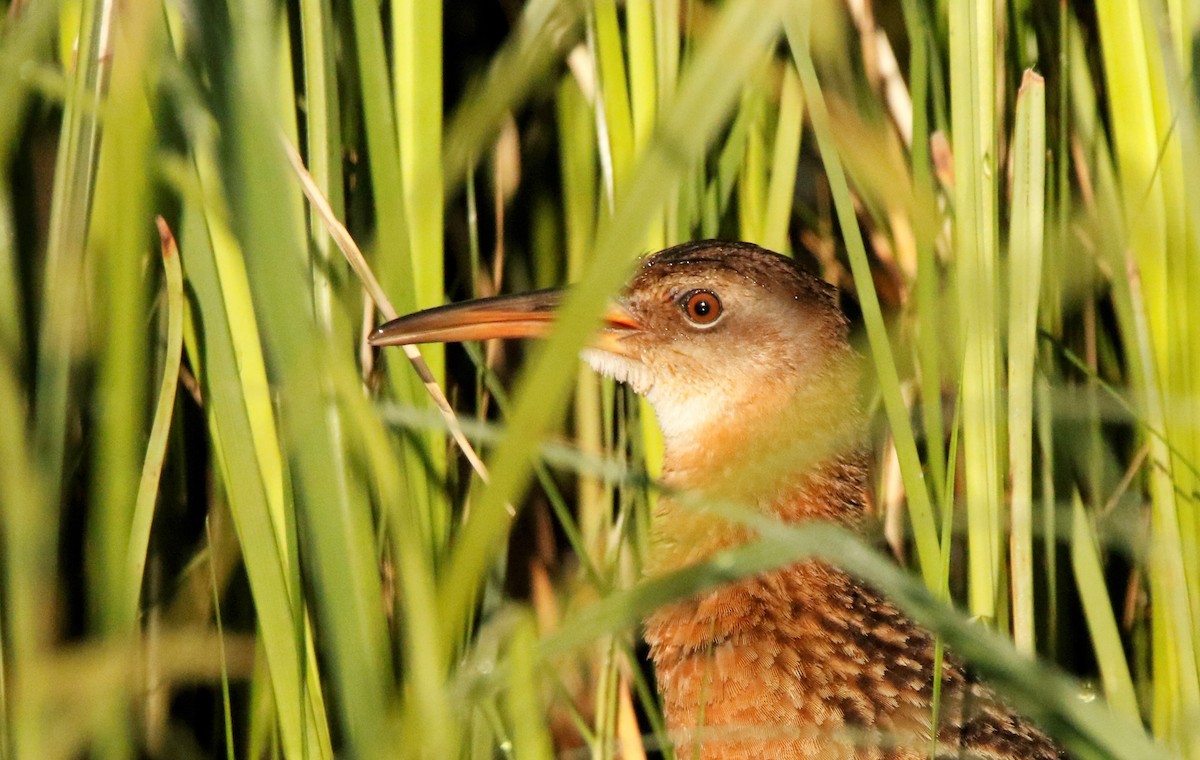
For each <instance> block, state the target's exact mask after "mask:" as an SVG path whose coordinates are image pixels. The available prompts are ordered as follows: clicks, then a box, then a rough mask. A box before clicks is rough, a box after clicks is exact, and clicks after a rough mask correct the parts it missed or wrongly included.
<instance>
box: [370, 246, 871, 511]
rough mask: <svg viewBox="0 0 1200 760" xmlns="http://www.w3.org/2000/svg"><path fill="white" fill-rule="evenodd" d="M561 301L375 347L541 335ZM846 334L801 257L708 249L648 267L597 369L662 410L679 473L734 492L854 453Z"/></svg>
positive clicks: (527, 303)
mask: <svg viewBox="0 0 1200 760" xmlns="http://www.w3.org/2000/svg"><path fill="white" fill-rule="evenodd" d="M561 298H562V296H561V292H560V291H540V292H536V293H530V294H523V295H516V296H502V297H498V298H488V299H481V300H478V301H470V302H466V303H461V304H454V305H450V306H442V307H438V308H435V309H430V310H428V311H423V312H419V313H417V314H412V315H409V316H406V317H401V318H400V319H397V320H393V321H392V322H389V323H387V324H385V325H383V326H382V327H380V328H379V329H378V330H376V331H375V333H374V334H373V335H372V336H371V342H372V343H373V344H375V345H379V346H382V345H398V344H406V343H426V342H446V341H462V340H484V339H490V338H512V337H533V336H538V335H542V334H544V333H545V332H547V331H548V329H549V327H550V324H551V322H552V320H553V315H554V311H555V308H556V307H557V306H558V304H559V303H560V301H561ZM846 333H847V323H846V319H845V317H844V316H843V315H842V312H841V311H840V309H839V308H838V306H837V304H836V301H835V294H834V289H833V288H832V287H831V286H829V285H827V284H826V283H824V282H823V281H821V280H820V279H818V278H816V277H813V276H812V275H809V274H807V273H805V272H803V271H802V270H800V269H798V268H797V267H796V265H795V264H794V263H793V262H792V261H791V260H790V259H787V258H785V257H783V256H780V255H778V254H775V253H771V252H770V251H767V250H765V249H763V248H760V247H758V246H755V245H751V244H748V243H731V242H719V241H702V242H697V243H687V244H684V245H679V246H676V247H674V248H669V249H667V250H665V251H662V252H660V253H657V254H655V255H652V256H649V257H647V258H646V259H645V260H643V262H642V263H641V265H640V266H639V268H638V270H637V272H636V273H635V275H634V276H633V278H632V279H631V280H630V282H629V284H628V286H627V287H626V288H625V290H624V291H623V292H622V293H621V295H620V296H618V297H617V298H615V299H614V300H613V301H612V303H611V304H610V306H609V308H608V310H607V312H606V314H605V316H604V322H603V327H602V329H601V331H600V332H599V334H598V335H597V337H596V338H595V340H593V341H592V343H591V345H590V346H589V348H587V349H586V350H585V351H584V359H585V360H586V361H587V362H588V363H589V364H590V365H591V366H592V367H594V368H595V369H596V370H597V371H599V372H601V373H603V374H606V375H609V376H611V377H614V378H616V379H617V380H620V381H623V382H626V383H628V384H629V385H630V386H631V387H632V388H633V389H634V391H636V392H637V393H639V394H641V395H643V396H645V397H646V398H647V399H648V400H649V401H650V403H651V405H652V406H653V407H654V409H655V412H656V414H657V416H658V420H659V425H660V427H661V428H662V431H663V434H664V438H665V442H666V452H667V468H668V476H670V475H671V474H672V473H674V474H675V475H676V477H677V480H678V481H679V484H680V485H688V486H693V487H694V486H701V485H703V484H702V483H698V482H697V481H696V478H695V477H694V475H695V474H696V473H708V474H710V475H714V476H720V477H721V478H723V480H724V482H729V481H730V479H731V476H732V473H733V471H734V470H737V471H738V472H737V477H736V478H735V480H736V481H738V488H739V489H741V491H742V492H745V490H746V488H748V487H750V488H752V487H753V486H754V484H755V483H757V482H758V481H760V480H762V481H763V482H771V481H774V480H778V478H779V476H780V472H779V469H780V468H784V469H787V468H789V467H790V466H791V465H790V463H791V462H793V461H801V460H807V462H808V463H809V464H811V463H812V462H813V461H815V460H816V459H819V458H821V456H822V455H823V454H827V453H828V452H829V451H833V450H836V447H838V446H843V447H844V446H845V445H846V444H847V443H848V441H847V440H846V437H847V436H848V435H852V434H853V432H854V431H856V430H857V428H858V412H857V404H856V402H855V400H854V399H855V396H856V392H857V388H856V381H855V377H856V376H855V368H854V361H853V359H852V356H853V354H852V351H851V349H850V346H849V344H848V342H847V338H846ZM801 448H805V449H806V450H805V451H800V449H801ZM750 452H753V457H752V458H748V457H747V454H749V453H750ZM747 461H752V462H753V463H754V466H753V468H752V471H748V470H747V469H746V466H745V465H746V463H747Z"/></svg>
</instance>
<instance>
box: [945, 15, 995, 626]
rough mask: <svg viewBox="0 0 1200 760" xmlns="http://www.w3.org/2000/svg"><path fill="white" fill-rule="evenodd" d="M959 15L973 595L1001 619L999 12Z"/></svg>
mask: <svg viewBox="0 0 1200 760" xmlns="http://www.w3.org/2000/svg"><path fill="white" fill-rule="evenodd" d="M949 14H950V59H951V60H952V61H954V62H955V65H954V66H952V67H950V104H951V112H952V120H953V138H954V140H953V142H954V172H955V176H954V181H955V203H954V208H955V216H954V224H955V244H956V248H957V252H956V262H957V264H956V266H957V271H956V276H957V280H958V294H959V299H958V305H959V324H960V329H961V331H962V333H961V336H960V339H961V341H962V346H963V356H964V362H963V373H964V374H963V380H962V390H963V394H964V395H963V401H962V404H963V464H964V467H965V479H966V494H965V498H966V504H967V537H968V546H969V552H968V557H969V566H970V600H971V612H972V613H974V614H975V615H978V616H979V617H981V618H984V619H985V620H990V621H995V620H996V619H997V617H998V616H1000V612H1001V610H1000V609H999V607H1000V605H1001V603H1002V601H1003V600H1001V599H999V591H1000V585H1001V582H1000V577H999V571H1000V559H1001V558H1000V546H1001V533H1002V531H1001V524H1000V511H1001V510H1000V492H1001V484H1000V457H1001V452H1000V448H999V446H1000V440H1001V430H1000V426H1001V421H1000V417H999V415H1000V407H999V389H998V384H999V367H998V360H999V343H998V337H999V333H998V329H997V328H998V325H999V322H998V315H997V309H996V302H997V298H998V293H997V287H996V282H997V279H996V271H997V266H996V265H997V261H998V256H997V251H996V225H997V215H996V175H997V173H998V171H997V167H998V166H999V165H1000V163H999V157H998V156H997V155H996V121H995V98H994V97H993V94H992V93H993V91H994V83H995V76H996V75H995V48H994V45H995V30H994V27H993V22H994V11H993V7H992V5H991V4H990V3H985V2H980V1H977V0H967V1H965V2H957V3H951V4H950V6H949Z"/></svg>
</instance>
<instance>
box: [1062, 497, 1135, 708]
mask: <svg viewBox="0 0 1200 760" xmlns="http://www.w3.org/2000/svg"><path fill="white" fill-rule="evenodd" d="M1072 510H1073V513H1074V524H1073V528H1072V530H1073V533H1074V537H1073V539H1072V541H1071V565H1072V566H1073V567H1074V569H1075V584H1076V586H1077V587H1078V589H1079V596H1080V598H1081V599H1082V600H1083V607H1084V611H1085V613H1086V615H1085V617H1086V618H1087V624H1088V630H1089V631H1090V632H1091V635H1092V646H1093V648H1094V649H1095V650H1096V660H1097V661H1098V662H1099V663H1100V676H1101V678H1102V679H1103V681H1104V696H1105V698H1106V699H1107V700H1108V704H1109V706H1110V707H1111V708H1112V709H1113V711H1114V712H1116V713H1119V714H1121V715H1124V716H1125V717H1126V718H1128V719H1129V720H1131V721H1134V722H1138V721H1139V720H1140V717H1141V716H1140V714H1139V712H1138V703H1137V696H1136V695H1135V694H1134V690H1133V679H1132V678H1131V677H1130V675H1129V664H1128V663H1127V662H1126V661H1125V650H1124V648H1123V647H1122V646H1121V634H1120V632H1119V631H1118V630H1117V621H1116V619H1115V618H1114V616H1113V609H1112V603H1111V602H1110V601H1109V598H1108V586H1107V585H1106V584H1105V578H1104V568H1103V565H1102V564H1101V561H1100V554H1099V552H1098V551H1097V549H1096V538H1095V535H1094V534H1093V532H1092V526H1091V523H1090V521H1089V520H1088V516H1087V513H1086V511H1085V510H1084V508H1083V501H1082V500H1081V499H1080V498H1079V493H1078V492H1076V493H1075V495H1074V497H1073V499H1072Z"/></svg>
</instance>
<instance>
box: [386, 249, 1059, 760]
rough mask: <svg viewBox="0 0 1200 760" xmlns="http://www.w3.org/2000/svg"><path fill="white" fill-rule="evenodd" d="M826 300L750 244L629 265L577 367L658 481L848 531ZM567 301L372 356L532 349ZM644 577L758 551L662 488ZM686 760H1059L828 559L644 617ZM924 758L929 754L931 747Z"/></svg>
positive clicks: (405, 339) (849, 477)
mask: <svg viewBox="0 0 1200 760" xmlns="http://www.w3.org/2000/svg"><path fill="white" fill-rule="evenodd" d="M835 296H836V293H835V291H834V289H833V288H832V287H831V286H829V285H827V284H826V283H825V282H823V281H822V280H820V279H818V278H816V277H813V276H811V275H809V274H807V273H805V272H804V271H802V270H801V269H799V268H798V267H797V266H796V265H795V263H794V262H793V261H792V260H791V259H788V258H785V257H783V256H780V255H778V254H775V253H772V252H770V251H767V250H765V249H763V248H760V247H758V246H755V245H751V244H748V243H735V242H720V241H711V240H710V241H702V242H696V243H687V244H684V245H680V246H676V247H674V248H669V249H667V250H665V251H662V252H660V253H657V254H655V255H652V256H649V257H647V258H646V259H644V260H643V261H642V262H641V265H640V266H639V267H638V269H637V271H636V273H635V274H634V276H633V277H632V279H631V281H630V282H629V284H628V285H627V287H626V288H625V290H624V291H623V293H622V294H621V295H620V296H619V297H618V298H616V299H614V301H613V302H612V304H611V306H610V308H609V309H608V311H607V313H606V314H605V316H604V325H603V328H602V330H601V331H600V333H599V335H598V337H597V338H596V339H595V340H594V341H593V343H592V344H591V346H590V347H589V348H588V349H587V350H585V352H584V359H585V360H586V361H587V362H588V363H589V364H591V365H592V366H593V367H594V368H595V369H596V370H597V371H599V372H600V373H602V374H605V375H609V376H611V377H613V378H616V379H617V380H619V381H623V382H625V383H628V384H629V385H630V386H631V387H632V388H633V390H634V391H635V392H637V393H638V394H641V395H643V396H645V397H646V398H647V399H648V400H649V402H650V404H651V405H652V406H653V408H654V411H655V415H656V416H657V418H658V423H659V426H660V427H661V429H662V433H663V438H664V443H665V450H664V460H663V475H662V480H663V482H664V484H665V485H666V486H668V487H669V490H668V494H669V493H679V492H687V493H689V494H691V495H692V496H693V497H696V498H698V499H700V500H703V499H706V498H707V499H714V500H722V501H725V502H730V501H732V502H736V503H739V504H745V505H749V506H753V507H754V508H756V509H757V510H759V511H760V512H762V513H763V514H766V515H768V516H771V517H773V518H776V519H779V520H782V521H785V522H788V523H802V522H804V521H809V520H826V521H832V522H835V523H838V524H841V525H844V526H848V527H851V528H854V527H856V526H859V525H860V523H861V522H862V519H863V517H864V513H865V511H866V509H867V475H868V473H867V459H866V455H865V451H864V448H863V444H862V440H863V439H862V428H863V413H862V411H861V409H860V408H859V404H858V401H857V396H858V393H857V365H858V362H857V360H856V356H855V353H854V351H853V349H852V348H851V346H850V343H849V341H848V338H847V334H848V325H847V320H846V318H845V316H844V315H843V313H842V311H841V310H840V308H839V307H838V305H837V301H836V297H835ZM560 300H561V293H560V292H559V291H541V292H537V293H531V294H525V295H517V296H502V297H497V298H487V299H481V300H478V301H472V302H467V303H463V304H455V305H450V306H443V307H439V308H435V309H430V310H428V311H424V312H419V313H416V314H412V315H409V316H406V317H401V318H400V319H397V320H393V321H392V322H389V323H387V324H385V325H383V326H382V327H380V328H379V329H378V330H376V331H375V333H374V334H373V335H372V336H371V342H372V343H373V344H375V345H377V346H385V345H398V344H409V343H425V342H446V341H462V340H483V339H489V338H505V337H532V336H537V335H541V334H543V333H545V332H546V331H547V329H548V327H549V325H550V324H551V322H552V320H553V316H554V309H555V307H556V306H557V305H558V303H559V302H560ZM651 526H652V528H651V548H650V556H649V559H648V567H647V568H646V572H647V573H648V574H650V575H654V574H659V573H664V572H667V571H670V570H674V569H677V568H680V567H684V566H687V565H690V564H692V563H695V562H700V561H702V560H704V559H706V558H709V557H711V556H712V555H714V554H715V553H716V552H719V551H721V550H723V549H728V548H731V547H734V546H737V545H739V544H742V543H745V542H747V541H750V540H752V539H753V533H752V532H751V531H750V530H749V529H747V528H745V527H742V526H741V525H738V524H734V523H729V522H725V521H724V520H722V519H721V518H720V517H717V516H714V515H712V514H709V513H706V512H704V511H703V510H696V509H692V508H689V507H687V506H685V505H683V504H681V503H678V500H677V499H673V498H672V497H671V496H669V495H667V496H665V497H663V498H661V499H660V500H659V501H658V505H657V507H656V512H655V514H654V516H653V518H652V521H651ZM645 636H646V639H647V641H648V643H649V647H650V657H651V660H652V661H653V664H654V668H655V673H656V676H657V680H658V685H659V689H660V691H661V697H662V703H663V710H664V713H665V717H666V722H667V726H668V729H669V731H670V733H671V737H672V740H673V741H674V742H675V743H676V750H677V755H678V757H680V758H691V757H700V758H704V759H705V760H725V759H732V758H739V759H741V758H771V759H773V760H786V759H788V758H828V759H830V760H841V759H843V758H845V759H847V760H849V759H853V760H866V759H867V758H872V759H874V758H879V759H886V760H919V759H920V758H928V757H930V754H931V750H932V751H933V752H936V754H937V756H938V757H947V758H949V757H955V758H964V757H965V758H990V759H991V760H1000V759H1004V760H1010V759H1012V760H1015V758H1023V759H1025V760H1053V759H1054V758H1059V757H1062V752H1061V750H1060V749H1059V748H1058V747H1057V746H1056V745H1055V744H1054V743H1053V742H1052V741H1051V740H1050V739H1049V738H1048V737H1047V736H1046V735H1045V734H1044V733H1042V731H1041V730H1039V729H1038V728H1037V727H1035V726H1034V725H1032V724H1031V723H1029V722H1028V721H1026V720H1025V719H1024V718H1022V717H1020V716H1019V715H1018V714H1016V713H1015V712H1013V711H1012V710H1010V709H1009V708H1008V707H1007V706H1006V705H1005V704H1004V703H1003V702H1002V701H1001V700H1000V699H998V698H997V697H996V696H995V695H994V694H993V693H992V692H991V691H990V690H988V689H987V688H986V687H985V686H983V685H981V684H978V683H975V682H973V681H972V680H971V679H970V678H969V675H968V673H967V671H966V670H965V669H964V668H963V666H962V665H961V663H959V662H958V661H956V660H955V659H954V658H953V657H946V658H944V659H943V660H942V663H941V696H940V700H939V703H938V708H937V716H938V717H937V719H936V728H935V719H934V707H933V689H934V671H935V664H934V663H935V661H936V658H935V653H934V638H933V636H932V635H931V634H930V633H929V632H928V631H927V630H925V629H923V628H921V627H920V626H918V625H916V624H915V623H913V622H912V621H910V620H909V619H908V618H907V617H906V616H905V615H904V614H903V613H902V612H901V611H900V610H899V609H898V608H897V607H895V606H894V605H892V604H891V603H890V602H888V600H887V599H885V598H883V597H882V596H880V595H879V594H877V593H876V592H874V591H873V590H872V589H871V588H869V587H868V586H866V585H864V584H862V583H860V582H859V581H857V580H856V579H855V578H853V577H852V576H850V575H848V574H847V573H845V572H843V571H841V570H839V569H837V568H835V567H833V566H831V565H829V564H827V563H825V562H821V561H815V560H811V561H801V562H798V563H795V564H793V565H790V566H787V567H784V568H783V569H780V570H776V571H772V572H767V573H763V574H761V575H758V576H754V577H750V578H746V579H743V580H740V581H736V582H732V583H729V584H727V585H724V586H720V587H718V588H716V589H713V590H710V591H706V592H703V593H700V594H698V595H696V596H695V597H693V598H689V599H686V600H682V601H678V602H675V603H672V604H669V605H667V606H665V607H663V608H661V609H659V610H657V611H656V612H654V613H653V614H652V615H651V616H650V617H649V618H648V619H647V620H646V621H645ZM933 748H936V749H933Z"/></svg>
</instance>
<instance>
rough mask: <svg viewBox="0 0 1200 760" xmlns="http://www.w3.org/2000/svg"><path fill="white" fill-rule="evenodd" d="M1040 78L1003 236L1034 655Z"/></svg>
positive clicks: (1022, 638) (1016, 557) (1020, 573)
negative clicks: (1035, 401) (1034, 488)
mask: <svg viewBox="0 0 1200 760" xmlns="http://www.w3.org/2000/svg"><path fill="white" fill-rule="evenodd" d="M1045 107H1046V89H1045V82H1044V81H1043V80H1042V78H1041V77H1040V76H1038V75H1037V74H1034V73H1033V72H1032V71H1026V72H1025V77H1024V80H1023V81H1022V83H1021V90H1020V92H1019V93H1018V95H1017V121H1016V129H1015V135H1014V138H1013V144H1012V153H1013V193H1012V210H1011V212H1010V217H1009V234H1008V272H1009V275H1008V293H1009V304H1008V321H1009V322H1008V323H1009V327H1008V436H1009V439H1008V440H1009V466H1010V467H1011V468H1012V505H1011V520H1012V539H1011V541H1012V544H1011V546H1012V548H1011V568H1010V573H1011V577H1012V599H1013V638H1014V640H1015V642H1016V645H1017V649H1019V650H1020V651H1022V652H1025V653H1026V654H1029V655H1033V654H1034V653H1036V651H1037V647H1036V645H1035V641H1034V628H1035V626H1034V580H1033V371H1034V361H1035V359H1036V357H1037V335H1036V331H1037V310H1038V303H1039V301H1040V297H1041V282H1042V237H1043V229H1044V219H1045V214H1044V209H1045V204H1046V185H1045V181H1046V110H1045Z"/></svg>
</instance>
